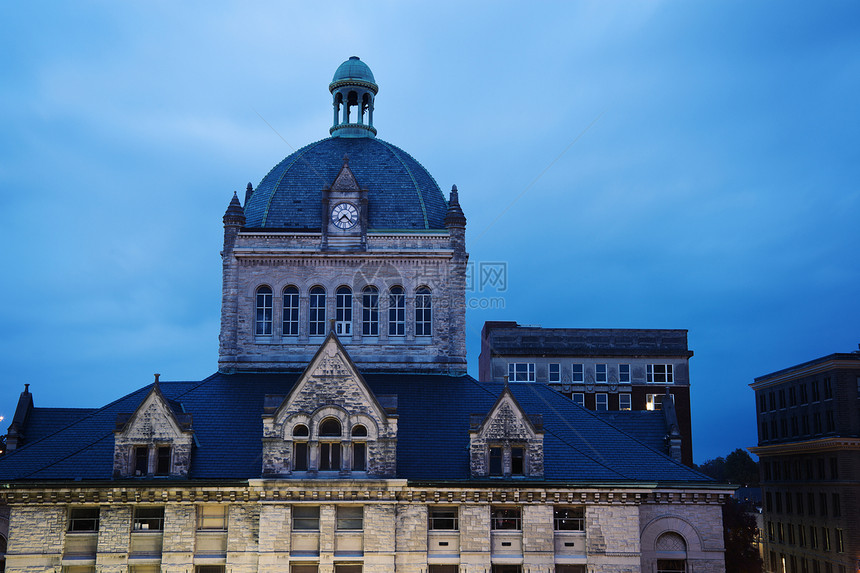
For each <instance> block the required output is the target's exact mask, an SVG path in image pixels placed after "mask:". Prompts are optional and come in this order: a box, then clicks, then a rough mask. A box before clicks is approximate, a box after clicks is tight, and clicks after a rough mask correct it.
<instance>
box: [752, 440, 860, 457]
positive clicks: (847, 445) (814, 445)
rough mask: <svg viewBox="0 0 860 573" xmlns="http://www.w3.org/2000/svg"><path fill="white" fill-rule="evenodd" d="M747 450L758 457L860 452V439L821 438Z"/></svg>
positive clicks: (754, 447)
mask: <svg viewBox="0 0 860 573" xmlns="http://www.w3.org/2000/svg"><path fill="white" fill-rule="evenodd" d="M747 449H748V450H749V451H751V452H752V453H754V454H755V455H757V456H774V455H779V454H796V453H806V452H823V451H833V450H860V438H820V439H818V440H806V441H803V442H791V443H788V444H772V445H768V446H753V447H751V448H747Z"/></svg>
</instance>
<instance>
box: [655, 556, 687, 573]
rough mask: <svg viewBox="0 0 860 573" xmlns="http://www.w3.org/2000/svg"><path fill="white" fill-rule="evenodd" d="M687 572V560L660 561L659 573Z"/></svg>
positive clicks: (658, 563)
mask: <svg viewBox="0 0 860 573" xmlns="http://www.w3.org/2000/svg"><path fill="white" fill-rule="evenodd" d="M686 571H687V560H686V559H658V560H657V573H685V572H686Z"/></svg>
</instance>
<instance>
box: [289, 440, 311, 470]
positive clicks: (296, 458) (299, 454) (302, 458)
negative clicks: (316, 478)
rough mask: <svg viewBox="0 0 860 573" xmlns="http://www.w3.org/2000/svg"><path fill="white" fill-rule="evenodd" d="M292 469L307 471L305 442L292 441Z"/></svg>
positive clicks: (306, 446) (306, 447)
mask: <svg viewBox="0 0 860 573" xmlns="http://www.w3.org/2000/svg"><path fill="white" fill-rule="evenodd" d="M293 469H294V470H295V471H297V472H306V471H308V443H307V442H293Z"/></svg>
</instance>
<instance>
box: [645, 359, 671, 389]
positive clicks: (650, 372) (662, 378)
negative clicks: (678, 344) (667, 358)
mask: <svg viewBox="0 0 860 573" xmlns="http://www.w3.org/2000/svg"><path fill="white" fill-rule="evenodd" d="M645 381H646V382H649V383H653V384H672V383H674V374H673V372H672V365H671V364H648V365H647V366H645Z"/></svg>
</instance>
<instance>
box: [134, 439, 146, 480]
mask: <svg viewBox="0 0 860 573" xmlns="http://www.w3.org/2000/svg"><path fill="white" fill-rule="evenodd" d="M148 473H149V447H148V446H135V447H134V475H136V476H145V475H146V474H148Z"/></svg>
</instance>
